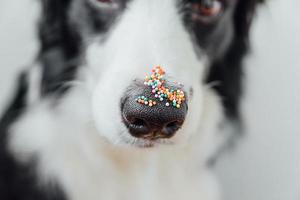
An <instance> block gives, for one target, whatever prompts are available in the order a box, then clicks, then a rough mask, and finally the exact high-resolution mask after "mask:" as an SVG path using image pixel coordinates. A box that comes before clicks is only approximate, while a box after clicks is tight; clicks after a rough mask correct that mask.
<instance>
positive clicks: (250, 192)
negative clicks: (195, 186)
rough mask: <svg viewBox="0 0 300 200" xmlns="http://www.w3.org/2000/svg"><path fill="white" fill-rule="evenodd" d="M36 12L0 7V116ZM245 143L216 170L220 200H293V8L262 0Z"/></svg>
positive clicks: (298, 141) (299, 115)
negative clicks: (264, 3) (264, 2)
mask: <svg viewBox="0 0 300 200" xmlns="http://www.w3.org/2000/svg"><path fill="white" fill-rule="evenodd" d="M37 8H38V6H37V3H36V1H33V0H1V1H0V112H1V111H2V110H3V108H4V106H3V105H5V104H6V103H7V101H8V99H9V94H10V92H11V91H12V88H13V87H14V84H15V81H14V79H15V74H16V72H17V71H18V70H19V69H20V68H22V67H24V66H25V65H26V64H29V63H30V61H32V60H33V59H34V55H35V52H36V50H37V48H38V47H37V43H36V41H35V40H34V38H35V28H34V27H35V26H34V25H35V24H36V21H37V17H38V9H37ZM252 44H253V49H252V54H251V55H250V56H249V58H248V59H247V62H246V65H247V66H246V73H245V74H246V84H245V86H246V95H245V97H244V102H243V113H244V118H245V121H246V126H247V133H246V136H245V137H244V138H243V139H242V140H241V141H240V142H239V145H238V147H236V149H235V150H233V151H232V152H229V153H227V154H226V155H225V156H224V157H223V158H222V160H221V161H220V162H219V163H218V166H217V173H218V176H219V177H220V179H221V182H222V185H223V188H224V195H225V200H300V1H299V0H269V3H268V4H267V5H266V6H264V8H261V9H260V10H259V13H258V19H257V20H256V21H255V24H254V29H253V32H252Z"/></svg>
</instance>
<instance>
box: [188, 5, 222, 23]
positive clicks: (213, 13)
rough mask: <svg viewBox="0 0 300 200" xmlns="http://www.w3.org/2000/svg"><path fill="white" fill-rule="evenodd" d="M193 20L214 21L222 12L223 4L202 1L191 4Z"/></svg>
mask: <svg viewBox="0 0 300 200" xmlns="http://www.w3.org/2000/svg"><path fill="white" fill-rule="evenodd" d="M192 9H193V18H194V19H196V20H197V19H198V20H201V21H204V22H209V21H210V20H213V19H215V18H216V17H217V16H219V14H220V13H221V12H222V9H223V3H222V2H221V1H220V0H202V1H201V3H192Z"/></svg>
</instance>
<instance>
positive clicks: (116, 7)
mask: <svg viewBox="0 0 300 200" xmlns="http://www.w3.org/2000/svg"><path fill="white" fill-rule="evenodd" d="M257 2H258V0H248V1H244V0H43V6H44V9H43V18H42V21H41V24H40V37H41V43H42V49H41V60H42V61H43V62H44V82H43V92H44V93H49V92H61V91H64V90H62V88H63V87H62V85H59V84H58V85H57V84H53V80H55V81H56V82H65V81H68V80H70V79H72V78H73V76H72V74H74V73H71V72H74V71H78V70H77V67H78V66H79V65H84V66H86V68H88V69H89V70H90V72H92V73H90V75H89V79H90V80H93V84H92V88H91V91H92V92H91V97H92V98H91V104H92V106H91V110H92V113H93V120H94V122H95V125H96V127H97V129H98V131H99V133H100V134H101V135H102V136H104V137H105V138H107V139H108V140H109V141H112V142H118V143H122V144H124V143H134V144H136V145H141V146H152V145H154V144H157V143H174V142H178V141H180V140H182V138H187V137H188V136H189V135H190V134H193V133H195V132H197V127H198V125H199V124H201V123H202V120H201V118H202V113H203V110H204V108H205V107H206V106H209V105H206V104H205V103H204V102H205V101H206V95H207V92H206V91H207V90H210V89H208V88H209V87H211V88H213V89H215V90H216V91H217V93H218V94H219V96H221V98H222V100H223V105H224V107H225V109H224V110H225V111H226V113H227V116H228V117H233V118H234V117H237V116H238V103H239V101H238V99H239V96H240V93H241V91H240V90H241V89H240V87H241V86H240V85H241V83H240V76H241V60H242V57H243V56H244V54H245V53H246V50H247V36H248V31H249V26H250V23H251V19H252V16H253V12H254V8H255V5H256V4H257ZM79 63H80V64H79ZM158 65H160V66H162V67H163V68H164V69H165V71H166V74H165V76H164V78H163V81H164V82H163V84H164V86H165V88H168V89H169V90H175V91H177V90H180V91H183V94H184V95H185V97H184V98H185V99H183V100H182V102H181V104H180V105H179V106H178V105H177V104H178V101H177V102H175V103H174V105H173V101H172V99H168V97H167V96H166V97H163V98H160V96H159V95H160V94H157V92H156V91H152V90H153V89H155V87H153V88H151V87H149V86H148V85H145V84H144V76H145V75H146V74H149V72H150V70H151V69H152V68H153V67H155V66H158ZM63 74H65V75H66V74H67V76H65V75H63ZM70 74H71V76H70ZM179 82H180V83H181V84H179ZM210 83H214V85H213V87H212V86H209V84H210ZM155 95H158V96H159V97H158V98H157V96H156V97H155ZM142 96H144V97H146V98H148V99H151V100H152V101H155V100H157V102H156V105H151V106H150V105H149V103H150V102H149V100H147V99H146V100H144V99H143V102H144V103H143V104H141V103H139V102H137V99H138V98H140V97H142ZM169 104H170V105H169ZM168 105H169V106H168Z"/></svg>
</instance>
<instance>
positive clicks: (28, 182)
mask: <svg viewBox="0 0 300 200" xmlns="http://www.w3.org/2000/svg"><path fill="white" fill-rule="evenodd" d="M18 81H19V85H18V90H17V91H16V95H15V97H14V98H13V99H14V100H13V102H11V106H10V107H8V109H7V110H6V112H5V114H4V115H3V117H2V118H1V119H0V199H1V200H2V199H3V200H65V197H64V194H63V193H62V191H60V190H59V189H58V188H59V187H57V185H56V184H55V183H53V185H51V186H48V188H43V187H42V186H41V185H39V184H38V179H37V174H36V171H35V164H34V163H35V162H34V160H33V161H32V162H31V163H30V164H21V163H18V162H17V161H16V160H15V158H14V157H13V156H12V155H11V154H10V153H9V152H8V151H7V148H8V147H7V137H8V136H9V128H10V127H11V126H12V124H13V123H14V122H15V121H16V120H18V118H19V116H20V115H22V113H23V112H24V111H25V108H26V96H27V92H28V81H27V75H26V73H22V74H21V75H20V77H19V80H18ZM49 187H50V188H49Z"/></svg>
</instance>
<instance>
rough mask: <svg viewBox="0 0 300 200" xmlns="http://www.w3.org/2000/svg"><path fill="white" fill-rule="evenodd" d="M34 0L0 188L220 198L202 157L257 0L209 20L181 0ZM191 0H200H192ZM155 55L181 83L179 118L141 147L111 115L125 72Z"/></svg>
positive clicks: (19, 193)
mask: <svg viewBox="0 0 300 200" xmlns="http://www.w3.org/2000/svg"><path fill="white" fill-rule="evenodd" d="M115 2H116V3H115V4H113V5H106V4H104V3H99V2H98V1H97V0H42V1H41V5H42V12H41V13H42V14H41V15H42V16H41V20H40V23H39V39H40V52H39V55H38V57H37V60H36V61H35V62H34V64H33V65H32V66H30V67H29V68H28V70H26V71H24V72H23V73H22V74H21V75H20V77H19V80H18V82H19V87H18V89H17V90H16V95H15V97H14V98H13V100H12V102H11V104H10V106H9V107H8V108H7V110H6V112H5V113H4V115H3V117H2V119H1V122H0V199H7V200H23V199H25V200H35V199H39V200H40V199H47V200H68V199H70V200H71V199H72V200H83V199H84V200H93V199H106V200H114V199H123V200H125V199H140V200H147V199H149V200H153V199H156V200H165V199H175V200H176V199H190V200H193V199H203V200H217V199H220V198H221V195H220V192H219V188H218V183H217V181H216V179H215V177H214V175H213V173H212V172H211V169H210V168H209V167H208V164H207V163H208V161H209V160H210V159H211V158H212V157H213V155H214V154H215V153H216V151H217V150H218V148H219V147H220V145H221V144H222V142H223V141H224V137H223V135H222V134H220V133H221V130H220V127H221V125H222V124H223V123H224V122H225V121H238V119H239V109H238V108H239V100H240V96H241V91H242V83H241V78H242V62H243V58H244V56H245V54H246V53H247V50H248V33H249V27H250V24H251V20H252V18H253V14H254V10H255V7H256V5H257V4H258V1H257V0H248V1H244V0H224V1H223V3H224V5H225V6H224V10H223V12H222V13H221V15H220V16H218V17H217V18H216V19H214V20H212V21H207V19H205V20H204V21H201V19H197V18H196V19H195V18H193V17H192V16H191V15H192V14H191V10H190V7H189V5H190V4H191V3H193V2H194V3H195V2H197V1H187V0H122V1H121V0H116V1H115ZM199 2H200V1H199ZM156 65H161V66H163V67H164V68H165V69H166V71H167V72H168V74H169V75H170V76H171V77H172V78H173V79H174V80H176V81H180V82H181V83H183V84H184V86H185V90H186V91H188V92H187V95H188V106H189V111H188V114H187V117H186V120H185V123H184V125H183V127H182V128H181V129H180V130H179V131H178V133H177V134H176V135H175V136H174V137H173V138H171V139H169V140H168V141H158V142H157V143H155V144H153V145H154V146H153V147H152V148H141V147H142V146H143V145H146V143H147V141H143V140H140V139H136V138H133V137H132V136H130V134H128V131H127V129H126V127H125V126H124V124H123V123H122V120H121V114H120V100H121V98H122V96H123V95H124V93H125V92H126V89H127V88H128V86H129V85H130V84H131V83H132V81H133V80H135V79H137V78H142V77H144V75H145V74H146V73H147V72H149V70H150V69H151V68H152V67H153V66H156Z"/></svg>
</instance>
